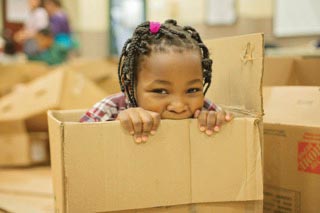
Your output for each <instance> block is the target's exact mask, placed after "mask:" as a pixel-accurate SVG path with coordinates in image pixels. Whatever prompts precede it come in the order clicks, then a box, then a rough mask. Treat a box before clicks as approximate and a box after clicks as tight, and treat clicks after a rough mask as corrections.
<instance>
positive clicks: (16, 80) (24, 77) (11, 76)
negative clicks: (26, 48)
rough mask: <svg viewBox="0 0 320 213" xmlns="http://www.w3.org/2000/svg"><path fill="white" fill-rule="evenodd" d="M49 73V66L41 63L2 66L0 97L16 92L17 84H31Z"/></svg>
mask: <svg viewBox="0 0 320 213" xmlns="http://www.w3.org/2000/svg"><path fill="white" fill-rule="evenodd" d="M48 72H49V68H48V66H47V65H46V64H44V63H39V62H27V63H15V64H0V76H1V77H0V96H3V95H5V94H8V93H9V92H11V91H12V90H14V87H15V86H16V85H17V84H20V83H26V82H30V81H31V80H33V79H35V78H37V77H40V76H42V75H45V74H47V73H48Z"/></svg>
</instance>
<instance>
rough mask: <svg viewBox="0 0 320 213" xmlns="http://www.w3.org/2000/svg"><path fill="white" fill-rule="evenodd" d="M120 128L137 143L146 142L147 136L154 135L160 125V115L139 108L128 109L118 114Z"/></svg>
mask: <svg viewBox="0 0 320 213" xmlns="http://www.w3.org/2000/svg"><path fill="white" fill-rule="evenodd" d="M117 120H120V123H121V125H122V127H123V128H124V129H126V130H128V132H129V133H130V134H131V135H133V136H134V138H135V141H136V142H137V143H141V142H146V141H147V140H148V137H149V134H150V133H151V134H152V135H154V134H155V133H156V130H157V129H158V127H159V124H160V115H159V113H156V112H151V111H147V110H144V109H143V108H141V107H136V108H129V109H126V110H123V111H121V112H120V113H119V115H118V117H117Z"/></svg>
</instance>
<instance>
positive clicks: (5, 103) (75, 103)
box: [0, 69, 105, 131]
mask: <svg viewBox="0 0 320 213" xmlns="http://www.w3.org/2000/svg"><path fill="white" fill-rule="evenodd" d="M103 97H105V93H104V92H103V91H102V90H101V89H100V88H99V87H97V86H96V85H95V84H94V83H93V82H91V81H89V80H88V79H86V78H85V77H84V76H82V75H80V74H77V73H74V72H71V71H64V70H59V69H58V70H56V71H52V72H51V73H50V74H47V75H46V76H44V77H41V78H38V79H37V80H35V81H32V82H31V83H29V84H26V85H25V86H24V88H21V89H20V90H18V91H15V92H13V93H11V94H9V95H7V96H5V97H3V98H1V99H0V121H6V120H8V121H10V120H21V119H23V120H26V122H27V129H28V130H29V131H46V130H47V129H48V126H47V118H46V112H47V110H49V109H82V108H87V107H90V106H92V105H93V104H94V103H95V102H97V100H100V99H102V98H103Z"/></svg>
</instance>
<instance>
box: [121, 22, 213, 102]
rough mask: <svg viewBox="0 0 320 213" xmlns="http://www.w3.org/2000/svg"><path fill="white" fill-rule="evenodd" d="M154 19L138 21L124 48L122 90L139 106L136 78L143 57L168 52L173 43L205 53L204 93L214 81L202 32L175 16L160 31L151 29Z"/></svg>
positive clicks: (180, 47)
mask: <svg viewBox="0 0 320 213" xmlns="http://www.w3.org/2000/svg"><path fill="white" fill-rule="evenodd" d="M149 26H150V22H149V21H147V22H144V23H142V24H140V25H138V26H137V27H136V29H135V31H134V33H133V36H132V37H131V38H129V39H128V40H127V41H126V42H125V44H124V46H123V48H122V52H121V55H120V60H119V66H118V77H119V82H120V87H121V91H122V92H125V93H126V96H127V97H128V100H129V102H130V104H131V106H132V107H137V106H138V103H137V101H136V98H135V89H134V87H135V80H136V75H137V71H138V69H139V65H140V61H141V59H142V57H144V56H149V55H150V54H151V52H166V51H168V48H170V47H177V48H179V50H180V51H183V50H193V49H194V50H198V51H199V53H200V54H201V57H202V61H201V65H202V70H203V86H204V92H203V93H204V94H206V92H207V90H208V88H209V86H210V84H211V73H212V68H211V65H212V60H211V59H210V58H209V50H208V48H207V47H206V46H205V45H204V43H203V42H202V40H201V38H200V35H199V33H198V32H197V31H196V30H195V29H194V28H192V27H190V26H185V27H182V26H179V25H177V22H176V21H175V20H167V21H165V22H164V23H163V24H161V26H160V28H159V31H158V32H157V33H155V34H154V33H151V32H150V30H149Z"/></svg>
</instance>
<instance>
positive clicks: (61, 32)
mask: <svg viewBox="0 0 320 213" xmlns="http://www.w3.org/2000/svg"><path fill="white" fill-rule="evenodd" d="M166 19H175V20H177V21H178V24H180V25H191V26H193V27H194V28H195V29H197V31H198V32H199V33H200V35H201V37H202V39H203V40H206V39H214V38H220V37H227V36H237V35H243V34H249V33H264V39H265V40H264V46H265V67H264V79H263V84H264V86H279V85H281V86H284V85H286V86H287V85H295V86H306V85H308V86H320V77H319V76H320V58H319V57H320V1H319V0H303V1H302V0H197V1H195V0H94V1H88V0H61V1H58V0H44V1H41V0H0V212H32V213H35V212H54V204H53V202H54V198H53V190H52V181H51V176H52V175H51V173H50V150H49V136H48V125H47V114H46V113H47V111H48V110H52V109H54V110H55V109H58V110H59V109H62V110H64V109H88V108H90V107H92V105H93V104H94V103H96V102H97V101H99V100H100V99H102V98H104V97H105V96H107V95H110V94H113V93H116V92H118V91H120V88H119V85H118V79H117V61H118V56H119V50H120V49H121V48H122V45H123V43H124V42H125V41H126V39H128V38H129V37H130V36H131V33H132V32H133V29H134V28H135V27H136V26H137V25H138V24H139V23H141V22H143V21H145V20H150V21H160V22H163V21H164V20H166ZM317 91H319V89H317ZM290 94H291V96H294V95H292V94H296V93H290ZM269 96H270V97H272V96H271V95H269ZM286 96H288V95H284V97H286ZM302 96H303V95H302ZM311 96H312V97H313V98H316V97H318V96H315V95H313V93H312V95H311ZM311 96H310V97H311ZM83 97H86V98H83ZM308 97H309V96H308ZM308 103H309V102H308ZM310 103H311V102H310ZM312 103H316V101H315V102H312ZM318 103H319V101H318ZM289 107H291V106H289ZM304 110H305V111H306V112H307V113H309V112H310V110H308V109H307V108H304ZM317 110H319V107H318V108H317ZM270 114H272V113H270ZM281 114H282V112H281ZM314 114H320V113H318V112H316V113H314ZM308 119H310V120H312V118H306V120H308ZM301 120H302V119H301ZM313 120H314V118H313ZM317 180H318V179H317ZM284 182H286V181H284ZM318 182H319V181H318ZM310 188H314V189H317V187H310ZM317 193H318V192H317ZM307 198H308V199H309V197H308V196H307ZM306 212H307V211H306Z"/></svg>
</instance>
